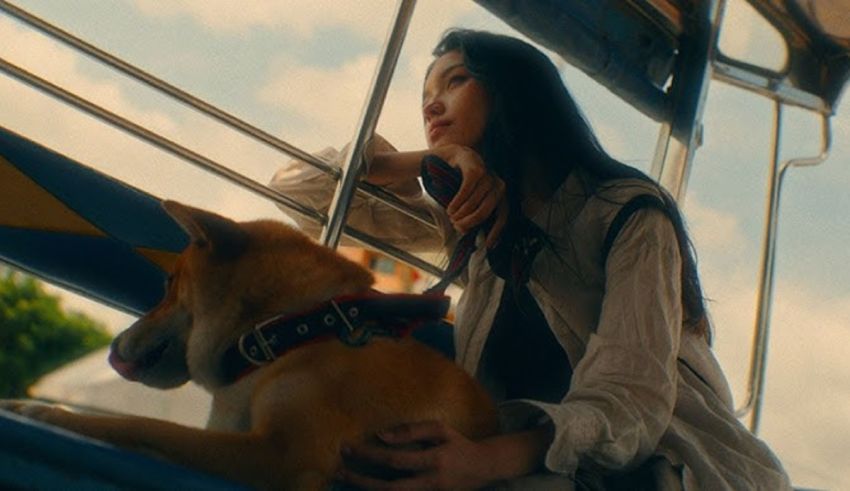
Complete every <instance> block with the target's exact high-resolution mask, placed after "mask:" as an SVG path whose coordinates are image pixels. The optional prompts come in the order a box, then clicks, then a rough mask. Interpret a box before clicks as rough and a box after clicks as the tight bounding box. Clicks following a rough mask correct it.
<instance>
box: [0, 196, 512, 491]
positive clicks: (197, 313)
mask: <svg viewBox="0 0 850 491" xmlns="http://www.w3.org/2000/svg"><path fill="white" fill-rule="evenodd" d="M164 206H165V208H166V210H167V211H168V212H169V213H170V214H171V215H172V217H174V218H175V219H176V220H177V222H179V223H180V224H181V225H182V226H183V228H184V229H185V230H186V231H187V232H188V233H189V235H190V237H191V244H190V245H189V247H187V248H186V250H185V251H184V252H183V253H182V254H181V256H180V258H179V259H178V262H177V265H176V267H175V271H174V273H173V274H172V275H171V277H170V278H169V285H168V291H167V294H166V297H165V299H164V300H163V301H162V303H161V304H160V305H159V306H158V307H156V308H155V309H154V310H153V311H151V312H150V313H148V314H147V315H146V316H145V317H143V318H141V319H139V320H138V321H137V322H136V323H135V324H133V325H132V326H130V328H128V329H127V330H126V331H124V332H123V333H122V334H121V335H120V336H118V337H117V338H116V339H115V341H114V343H113V351H112V354H111V357H110V361H111V362H112V364H113V366H114V367H115V368H116V370H118V372H119V373H121V374H122V375H123V376H125V377H126V378H130V379H132V380H138V381H140V382H142V383H144V384H146V385H150V386H154V387H160V388H169V387H176V386H178V385H181V384H183V383H185V382H186V381H188V380H189V379H192V380H194V381H195V382H197V383H198V384H200V385H202V386H203V387H204V388H206V389H207V390H208V391H210V392H211V393H212V395H213V405H212V413H211V414H210V419H209V422H208V425H207V429H205V430H201V429H194V428H188V427H183V426H180V425H177V424H173V423H169V422H165V421H159V420H154V419H148V418H137V417H102V416H91V415H83V414H77V413H72V412H68V411H66V410H63V409H59V408H56V407H52V406H44V405H35V404H27V403H6V404H5V405H4V406H5V407H6V408H12V409H14V410H17V411H18V412H21V413H23V414H26V415H29V416H31V417H34V418H38V419H41V420H44V421H47V422H49V423H52V424H56V425H59V426H63V427H65V428H68V429H70V430H73V431H76V432H79V433H82V434H86V435H89V436H92V437H94V438H98V439H102V440H105V441H109V442H112V443H115V444H117V445H120V446H124V447H128V448H132V449H137V450H144V451H152V452H155V453H157V454H160V455H162V456H165V457H166V458H169V459H171V460H173V461H176V462H179V463H183V464H185V465H188V466H191V467H195V468H199V469H203V470H205V471H208V472H211V473H214V474H218V475H221V476H224V477H227V478H230V479H233V480H236V481H239V482H243V483H247V484H250V485H252V486H255V487H258V488H264V489H326V488H327V487H328V485H329V484H330V482H331V478H332V476H333V474H334V472H335V471H336V469H337V468H338V467H339V466H340V458H339V455H340V445H341V443H342V442H352V443H354V442H358V441H363V439H365V438H369V437H370V435H373V434H374V433H375V432H376V431H378V430H381V429H385V428H388V427H392V426H394V425H397V424H402V423H405V422H416V421H427V420H438V421H442V422H444V423H446V424H448V425H450V426H452V427H454V428H455V429H457V430H459V431H460V432H461V433H463V434H465V435H467V436H468V437H471V438H481V437H484V436H487V435H490V434H493V433H494V432H495V431H496V410H495V407H494V405H493V403H492V402H491V400H490V399H489V398H488V396H487V394H486V393H485V392H484V391H483V390H482V389H481V388H480V386H478V385H477V384H476V383H475V382H474V381H473V379H472V378H471V377H469V376H468V375H467V374H466V373H465V372H463V371H462V370H461V369H460V368H459V367H457V366H456V365H455V364H453V363H452V362H451V361H450V360H448V359H446V358H445V357H443V356H442V355H440V354H438V353H436V352H434V351H432V350H430V349H429V348H427V347H425V346H424V345H422V344H420V343H418V342H416V341H415V340H413V339H411V338H410V337H404V336H377V335H376V336H372V335H371V334H373V332H375V331H379V332H380V331H384V330H387V329H389V330H393V329H396V328H397V329H399V330H402V331H403V330H404V329H405V327H404V326H401V327H397V326H388V325H379V324H381V323H383V324H398V323H399V322H398V320H399V319H401V318H408V317H409V318H416V317H417V316H419V317H423V316H424V317H428V316H433V315H434V312H433V310H434V306H433V305H434V304H433V301H432V300H433V299H431V300H428V301H427V302H425V304H422V305H420V304H421V302H420V301H419V300H418V298H419V297H413V296H405V297H402V298H401V300H400V302H401V303H400V304H398V302H395V304H394V305H391V306H390V308H389V310H390V311H391V312H389V313H381V308H380V305H381V302H383V301H384V300H383V299H384V298H395V297H394V296H388V297H382V296H378V295H376V294H375V293H370V292H371V290H370V286H371V284H372V282H373V278H372V275H371V274H370V273H369V272H368V271H367V270H365V269H364V268H362V267H360V266H359V265H357V264H355V263H352V262H351V261H348V260H347V259H345V258H343V257H341V256H340V255H338V254H336V253H335V252H333V251H331V250H329V249H327V248H324V247H322V246H320V245H318V244H316V243H315V242H313V241H311V240H310V239H309V238H307V237H306V236H304V235H303V234H301V233H300V232H298V231H296V230H294V229H292V228H290V227H287V226H285V225H283V224H281V223H279V222H274V221H255V222H245V223H236V222H233V221H231V220H228V219H226V218H223V217H221V216H218V215H215V214H212V213H209V212H205V211H202V210H198V209H195V208H190V207H188V206H185V205H181V204H178V203H174V202H166V203H165V204H164ZM376 298H377V302H375V299H376ZM421 298H425V297H421ZM332 299H335V301H333V302H330V303H329V301H330V300H332ZM362 299H365V302H366V303H365V304H364V303H358V302H360V301H361V300H362ZM370 302H371V303H370ZM405 302H407V303H405ZM417 302H418V303H417ZM374 303H377V305H378V307H374V306H372V304H374ZM317 306H319V307H317ZM321 306H324V307H321ZM322 308H324V309H326V310H322ZM317 309H318V310H317ZM375 309H377V310H375ZM366 310H370V311H372V316H371V317H369V315H367V314H368V313H367V312H366ZM405 310H410V312H405ZM438 310H439V309H438ZM375 311H377V312H378V314H375ZM417 311H418V312H419V313H418V314H417V313H416V312H417ZM304 312H306V313H307V315H306V317H305V316H304V315H301V314H300V313H304ZM335 313H336V314H339V315H336V314H335ZM358 315H360V316H361V318H363V319H364V320H363V321H362V322H360V321H357V320H356V317H357V316H358ZM293 316H294V317H293ZM269 319H271V321H269ZM305 319H306V320H305ZM264 322H265V323H266V324H267V325H266V326H265V327H263V329H261V330H260V331H261V332H260V335H256V334H252V333H254V332H255V329H254V328H255V326H258V325H262V324H263V323H264ZM330 325H336V327H333V328H332V329H333V330H329V329H331V328H330V327H328V326H330ZM266 328H269V330H267V329H266ZM329 333H331V334H329ZM337 333H338V334H337ZM301 336H303V337H304V338H305V339H306V340H307V341H306V342H300V343H299V342H296V343H295V344H294V345H293V346H292V347H290V348H288V349H286V350H285V352H283V353H280V352H278V351H276V350H275V346H276V345H279V344H280V341H281V339H283V338H287V339H289V338H292V339H295V338H299V337H301ZM287 342H288V341H287Z"/></svg>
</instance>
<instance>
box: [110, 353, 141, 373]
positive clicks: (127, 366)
mask: <svg viewBox="0 0 850 491" xmlns="http://www.w3.org/2000/svg"><path fill="white" fill-rule="evenodd" d="M109 364H110V365H112V368H114V369H115V371H116V372H118V374H119V375H121V376H122V377H124V378H125V379H127V380H137V377H136V375H135V372H136V367H135V364H133V363H130V362H128V361H125V360H124V359H123V358H121V355H119V354H118V352H117V351H115V350H114V349H113V350H111V351H110V352H109Z"/></svg>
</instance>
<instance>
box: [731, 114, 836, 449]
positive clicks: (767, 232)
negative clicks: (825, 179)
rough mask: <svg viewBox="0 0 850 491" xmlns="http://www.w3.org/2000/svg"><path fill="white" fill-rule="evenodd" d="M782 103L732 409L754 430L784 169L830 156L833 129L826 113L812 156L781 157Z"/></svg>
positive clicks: (761, 395)
mask: <svg viewBox="0 0 850 491" xmlns="http://www.w3.org/2000/svg"><path fill="white" fill-rule="evenodd" d="M782 107H783V102H782V100H780V99H779V98H776V99H775V100H774V111H773V149H772V151H771V165H770V171H769V173H768V193H767V206H766V213H765V215H766V216H765V221H764V239H763V242H762V257H761V268H760V272H759V279H760V283H759V289H758V298H757V305H756V322H755V329H754V333H753V347H752V354H751V356H750V370H749V377H748V380H747V393H746V396H745V399H744V403H743V404H742V405H741V407H739V408H738V409H736V410H735V415H736V416H737V417H739V418H742V417H744V416H746V415H747V414H748V413H749V414H750V430H751V431H752V432H753V433H757V432H758V429H759V423H760V422H761V407H762V404H763V403H764V387H765V377H766V374H767V347H768V344H769V335H770V320H771V317H770V316H771V310H772V306H773V289H774V283H775V282H774V279H775V269H776V243H777V239H778V236H779V235H778V232H779V204H780V201H781V198H782V183H783V182H784V180H785V176H786V175H787V171H788V170H789V169H791V168H794V167H810V166H814V165H818V164H820V163H822V162H823V161H824V160H826V158H827V157H828V156H829V150H830V147H831V146H832V131H831V127H830V124H829V122H830V120H829V115H828V114H826V113H823V112H822V113H820V117H821V151H820V153H819V154H818V155H816V156H813V157H799V158H794V159H788V160H785V161H780V143H781V141H782Z"/></svg>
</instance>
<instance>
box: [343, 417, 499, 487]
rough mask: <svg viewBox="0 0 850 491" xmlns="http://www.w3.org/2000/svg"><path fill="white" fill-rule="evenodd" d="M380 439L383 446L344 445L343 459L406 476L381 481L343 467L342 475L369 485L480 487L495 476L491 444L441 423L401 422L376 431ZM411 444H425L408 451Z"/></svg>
mask: <svg viewBox="0 0 850 491" xmlns="http://www.w3.org/2000/svg"><path fill="white" fill-rule="evenodd" d="M378 438H379V439H380V440H381V441H382V442H383V443H385V444H386V445H375V444H368V443H363V444H360V445H352V446H349V447H343V461H344V462H350V463H362V464H369V465H373V466H378V467H379V468H385V469H393V470H396V471H402V472H406V473H409V474H410V476H409V477H405V478H401V479H397V480H392V481H385V480H381V479H379V478H376V477H372V476H367V475H363V474H359V473H357V472H355V471H354V470H352V469H351V468H350V467H344V468H343V469H342V470H341V471H340V473H339V477H340V479H341V480H343V481H345V482H347V483H349V484H353V485H354V486H357V487H358V488H363V489H368V490H394V489H478V488H481V487H484V486H487V485H489V484H492V483H493V482H495V481H496V480H498V479H497V477H496V469H494V468H493V459H492V458H491V456H490V455H489V450H490V447H489V446H488V445H487V444H486V443H483V442H475V441H472V440H469V439H468V438H466V437H465V436H463V435H462V434H460V433H459V432H458V431H456V430H454V429H453V428H451V427H449V426H446V425H445V424H443V423H439V422H435V421H431V422H423V423H414V424H407V425H402V426H398V427H395V428H392V429H389V430H386V431H382V432H379V433H378ZM411 444H414V445H416V444H418V445H419V446H420V447H423V446H424V448H422V449H415V450H412V449H409V447H410V446H411ZM404 446H407V447H408V448H402V447H404Z"/></svg>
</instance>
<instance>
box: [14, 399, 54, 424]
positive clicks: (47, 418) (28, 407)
mask: <svg viewBox="0 0 850 491" xmlns="http://www.w3.org/2000/svg"><path fill="white" fill-rule="evenodd" d="M0 409H3V410H5V411H10V412H13V413H17V414H20V415H21V416H24V417H27V418H30V419H35V420H38V421H44V422H46V423H51V422H54V420H56V419H57V418H58V417H61V414H62V413H65V412H67V411H66V410H65V409H62V408H61V407H59V406H57V405H54V404H47V403H44V402H38V401H32V400H27V399H7V400H0Z"/></svg>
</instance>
